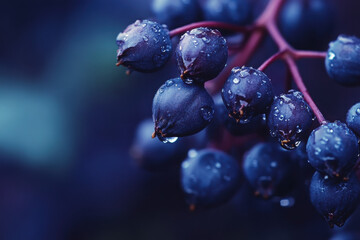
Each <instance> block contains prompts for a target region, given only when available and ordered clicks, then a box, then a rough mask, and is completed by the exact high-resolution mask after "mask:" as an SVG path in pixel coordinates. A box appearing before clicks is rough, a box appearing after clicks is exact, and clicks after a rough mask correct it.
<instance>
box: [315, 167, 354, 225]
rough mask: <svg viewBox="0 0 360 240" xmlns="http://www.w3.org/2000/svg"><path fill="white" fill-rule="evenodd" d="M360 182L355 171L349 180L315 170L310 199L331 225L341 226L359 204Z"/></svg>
mask: <svg viewBox="0 0 360 240" xmlns="http://www.w3.org/2000/svg"><path fill="white" fill-rule="evenodd" d="M359 197H360V183H359V180H358V179H357V177H356V175H355V174H354V173H352V174H350V176H349V180H348V181H341V180H339V179H334V178H330V177H328V176H327V175H322V174H321V173H319V172H315V174H314V175H313V177H312V179H311V183H310V200H311V203H312V205H313V206H314V207H315V208H316V210H317V211H318V212H319V213H320V214H321V215H322V216H323V217H324V218H325V220H326V221H327V222H328V223H329V225H330V227H331V228H332V227H334V224H335V225H337V226H339V227H341V226H343V225H344V223H345V221H346V219H347V218H348V217H349V216H350V215H351V214H352V213H353V212H354V211H355V209H356V207H357V205H358V204H359Z"/></svg>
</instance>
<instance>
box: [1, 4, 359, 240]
mask: <svg viewBox="0 0 360 240" xmlns="http://www.w3.org/2000/svg"><path fill="white" fill-rule="evenodd" d="M334 2H335V4H336V8H335V10H336V13H335V14H334V15H333V16H331V17H332V18H334V20H335V21H334V23H333V24H334V31H333V32H332V33H331V34H332V35H331V39H335V38H336V36H337V35H338V34H339V33H346V34H351V35H357V36H358V37H360V28H359V22H360V15H359V9H360V2H359V1H358V0H346V1H340V0H336V1H334ZM1 5H2V6H1V8H0V31H1V37H0V239H6V240H7V239H14V240H24V239H26V240H32V239H34V240H41V239H54V240H55V239H91V240H98V239H104V240H108V239H109V240H112V239H329V238H330V237H331V236H332V235H333V234H338V233H341V234H346V233H348V232H354V231H355V232H356V231H359V224H360V211H357V212H356V213H355V214H354V215H353V217H352V218H351V219H350V220H349V221H348V222H347V224H346V225H345V226H344V227H343V228H341V229H335V230H329V228H328V226H327V224H326V222H325V221H324V220H323V219H322V218H321V216H320V215H318V214H317V213H316V211H315V209H313V208H312V207H311V205H310V204H309V199H308V196H307V193H306V190H303V191H301V192H300V193H299V194H298V195H299V196H297V198H296V202H295V204H294V206H293V207H291V208H282V207H280V205H279V204H278V202H272V201H261V200H258V199H255V198H254V197H253V196H252V195H251V193H250V190H249V189H248V186H247V185H246V184H243V185H242V187H241V189H240V191H239V193H238V194H237V195H236V196H235V197H234V199H232V201H231V202H229V203H228V204H226V205H225V206H221V207H218V208H215V209H211V210H207V211H201V210H200V211H195V212H189V211H188V207H187V205H186V203H185V201H184V199H183V195H182V192H181V189H180V186H179V180H178V179H179V173H178V168H176V167H175V168H171V169H170V170H168V171H162V172H156V173H153V172H148V171H146V170H143V169H141V168H139V167H138V166H137V165H136V163H135V162H134V160H132V158H131V157H130V154H129V149H130V146H131V144H132V142H133V139H134V133H135V130H136V127H137V125H138V123H139V122H141V121H142V120H143V119H145V118H149V117H151V104H152V98H153V96H154V94H155V92H156V90H157V89H158V88H159V86H160V85H161V84H162V83H163V82H164V81H165V80H167V79H168V78H170V77H175V76H177V75H178V72H177V68H176V64H175V61H174V59H172V60H171V61H170V62H169V63H168V64H167V65H166V67H165V69H164V70H162V71H160V72H157V73H152V74H140V73H136V72H134V73H132V74H131V75H130V76H127V75H126V74H125V71H126V69H125V68H123V67H120V68H116V67H115V61H116V44H115V38H116V36H117V34H118V33H119V32H120V31H123V30H124V29H125V27H126V26H127V25H129V24H131V23H133V22H134V21H135V20H136V19H144V18H148V17H151V16H152V13H151V11H150V0H132V1H128V0H107V1H100V0H87V1H85V0H72V1H70V0H53V1H45V0H32V1H25V0H24V1H21V0H13V1H6V2H3V3H2V4H1ZM319 49H321V50H326V49H327V44H323V45H321V46H320V47H319ZM275 50H276V48H275V46H274V44H272V42H271V41H268V40H267V41H265V43H264V44H263V46H262V47H261V48H260V49H259V51H258V52H257V53H256V55H255V56H254V57H253V59H252V61H251V65H252V66H255V67H257V66H259V65H260V64H261V63H262V62H263V61H264V60H265V59H266V58H267V57H269V56H270V55H271V54H272V53H274V51H275ZM299 64H300V69H301V73H302V75H303V77H304V80H305V82H306V84H307V85H308V89H309V91H310V93H311V94H312V96H313V98H314V100H315V101H316V102H317V103H318V105H319V108H320V109H321V110H322V111H323V113H324V115H325V116H326V117H327V118H328V119H329V120H335V119H340V120H344V119H345V114H346V112H347V110H348V108H349V107H350V106H351V105H353V104H354V103H355V102H359V101H360V95H359V90H360V89H359V88H352V89H351V88H345V87H341V86H339V85H337V84H336V83H335V82H334V81H332V80H330V79H329V78H328V77H327V75H326V73H325V69H324V66H323V63H322V62H321V61H319V60H305V61H301V62H299ZM267 73H268V75H269V76H270V78H272V79H273V82H274V83H275V86H276V93H277V94H279V93H280V92H282V91H283V90H282V86H283V84H282V81H283V79H284V77H285V69H284V65H282V64H281V63H277V64H275V65H274V66H271V67H270V68H269V70H268V72H267Z"/></svg>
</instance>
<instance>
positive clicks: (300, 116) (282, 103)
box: [267, 90, 314, 150]
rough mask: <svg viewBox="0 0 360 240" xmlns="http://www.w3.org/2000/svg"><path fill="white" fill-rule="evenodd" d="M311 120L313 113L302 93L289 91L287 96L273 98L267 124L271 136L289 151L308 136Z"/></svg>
mask: <svg viewBox="0 0 360 240" xmlns="http://www.w3.org/2000/svg"><path fill="white" fill-rule="evenodd" d="M313 118H314V115H313V112H312V110H311V109H310V107H309V105H308V104H307V103H306V102H305V100H304V97H303V95H302V93H301V92H298V91H294V90H290V91H289V92H288V93H287V94H281V95H280V96H277V97H275V99H274V102H273V103H272V105H271V107H270V111H269V114H268V116H267V123H268V127H269V129H270V134H271V136H273V137H275V138H277V139H278V140H279V142H280V143H281V146H282V147H284V148H286V149H289V150H290V149H294V148H295V147H297V146H298V145H299V144H300V142H301V140H303V139H304V138H305V137H307V136H308V133H309V130H310V128H311V126H312V124H313Z"/></svg>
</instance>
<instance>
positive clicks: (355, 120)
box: [346, 102, 360, 136]
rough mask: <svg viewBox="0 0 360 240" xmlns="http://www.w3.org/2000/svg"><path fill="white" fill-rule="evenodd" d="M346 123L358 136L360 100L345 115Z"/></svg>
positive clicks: (359, 129) (359, 131)
mask: <svg viewBox="0 0 360 240" xmlns="http://www.w3.org/2000/svg"><path fill="white" fill-rule="evenodd" d="M346 123H347V125H348V126H349V128H350V129H351V130H353V131H354V133H356V134H357V135H358V136H360V102H359V103H356V104H355V105H354V106H352V107H351V108H350V109H349V111H348V113H347V115H346Z"/></svg>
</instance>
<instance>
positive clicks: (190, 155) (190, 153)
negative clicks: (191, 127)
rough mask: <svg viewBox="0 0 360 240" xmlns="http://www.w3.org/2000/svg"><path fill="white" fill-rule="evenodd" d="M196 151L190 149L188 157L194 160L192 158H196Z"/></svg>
mask: <svg viewBox="0 0 360 240" xmlns="http://www.w3.org/2000/svg"><path fill="white" fill-rule="evenodd" d="M197 154H198V153H197V151H196V150H195V149H190V150H189V151H188V157H189V158H194V157H196V156H197Z"/></svg>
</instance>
